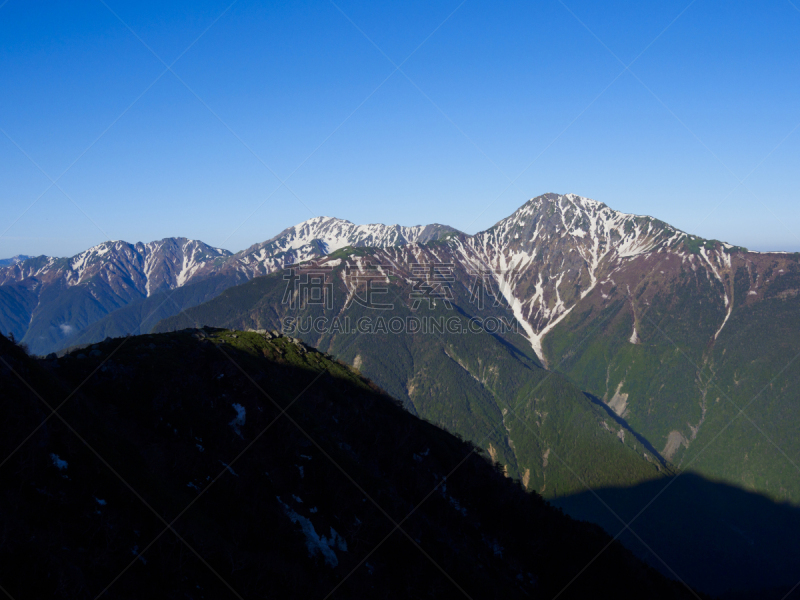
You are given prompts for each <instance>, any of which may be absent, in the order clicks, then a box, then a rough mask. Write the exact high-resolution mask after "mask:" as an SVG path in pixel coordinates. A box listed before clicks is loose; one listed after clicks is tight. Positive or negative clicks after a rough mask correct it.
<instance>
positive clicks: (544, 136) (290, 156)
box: [0, 0, 800, 258]
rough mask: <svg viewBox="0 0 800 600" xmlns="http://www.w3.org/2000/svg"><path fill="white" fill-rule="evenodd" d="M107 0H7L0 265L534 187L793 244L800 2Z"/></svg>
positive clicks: (236, 245) (439, 212)
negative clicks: (102, 246)
mask: <svg viewBox="0 0 800 600" xmlns="http://www.w3.org/2000/svg"><path fill="white" fill-rule="evenodd" d="M105 1H106V2H107V4H108V6H106V5H104V3H103V2H102V1H101V0H86V1H81V0H77V1H75V2H54V1H51V2H37V1H32V0H8V2H6V3H5V4H4V5H3V6H2V7H0V128H2V130H3V131H5V134H6V135H2V133H1V132H0V234H2V237H0V258H2V257H6V256H11V255H14V254H19V253H22V254H51V255H60V256H64V255H71V254H74V253H77V252H79V251H81V250H83V249H85V248H87V247H89V246H91V245H94V244H96V243H99V242H101V241H103V240H105V239H124V240H127V241H130V242H135V241H150V240H153V239H160V238H162V237H168V236H186V237H191V238H198V239H202V240H203V241H206V242H208V243H211V244H214V245H217V246H223V247H226V248H228V249H231V250H234V251H235V250H239V249H242V248H244V247H246V246H248V245H250V244H252V243H255V242H258V241H263V240H265V239H267V238H268V237H271V236H272V235H274V234H275V233H277V232H278V231H279V230H280V229H282V228H284V227H286V226H289V225H292V224H295V223H297V222H299V221H303V220H305V219H307V218H310V217H311V216H316V215H330V216H337V217H341V218H345V219H349V220H351V221H354V222H356V223H369V222H383V223H401V224H404V225H414V224H419V223H428V222H440V223H447V224H449V225H452V226H454V227H457V228H460V229H462V230H465V231H467V232H469V233H474V232H476V231H479V230H481V229H485V228H487V227H489V226H491V225H492V224H493V223H495V222H496V221H498V220H499V219H501V218H503V217H505V216H507V215H508V214H510V213H511V212H513V211H514V210H515V209H516V208H518V207H519V206H520V205H521V204H523V203H524V202H525V201H526V200H527V199H528V198H530V197H533V196H537V195H539V194H542V193H545V192H560V193H567V192H572V193H576V194H580V195H583V196H588V197H591V198H594V199H596V200H600V201H602V202H605V203H606V204H608V205H609V206H611V207H613V208H616V209H619V210H623V211H626V212H633V213H639V214H650V215H653V216H656V217H658V218H660V219H662V220H665V221H667V222H669V223H671V224H673V225H675V226H677V227H679V228H681V229H684V230H686V231H689V232H691V233H695V234H699V235H702V236H704V237H709V238H716V239H721V240H725V241H728V242H731V243H735V244H740V245H744V246H747V247H750V248H752V249H759V250H768V249H783V250H800V227H798V225H800V201H799V200H800V168H798V164H799V163H800V160H799V159H800V130H798V129H796V128H797V127H798V125H800V60H798V57H800V10H799V9H798V6H797V3H795V4H792V3H791V2H789V1H788V0H774V1H765V2H759V3H752V2H751V3H744V2H722V1H709V0H696V1H695V2H693V3H692V4H691V5H690V4H689V0H681V1H680V2H675V1H672V0H667V1H665V2H660V3H643V2H633V1H631V2H603V3H598V2H590V1H586V0H564V3H561V2H559V1H558V0H554V1H551V0H545V1H543V2H533V3H531V2H486V1H481V0H465V1H464V2H463V4H459V2H460V0H452V1H447V2H437V3H430V2H416V3H410V2H398V3H385V2H381V3H372V2H371V3H366V2H362V3H358V2H354V1H353V0H336V4H333V3H331V2H329V1H327V0H325V1H323V0H320V1H307V2H297V3H292V5H291V6H284V4H285V3H263V2H254V1H252V0H239V1H238V2H236V3H235V4H234V5H233V6H231V7H230V8H228V7H229V4H230V2H228V1H198V0H194V1H192V2H169V3H163V2H149V1H139V2H122V1H120V0H105ZM0 2H2V0H0ZM273 4H274V5H273ZM687 5H688V8H687ZM109 7H110V8H109ZM337 7H338V8H337ZM226 9H228V10H227V12H224V11H226ZM112 10H113V11H114V12H116V13H117V15H118V16H119V18H117V16H115V14H114V12H112ZM223 12H224V14H222V13H223ZM221 14H222V16H221V17H220V15H221ZM679 15H680V16H679ZM448 16H449V18H448ZM676 17H677V19H676ZM216 19H218V20H217V21H216V23H214V21H215V20H216ZM351 21H352V22H351ZM123 22H124V24H123ZM212 23H213V25H212ZM126 25H127V26H126ZM209 26H211V27H210V28H209ZM207 28H209V29H208V30H207V32H206V33H205V34H203V35H202V37H200V39H199V40H197V41H196V43H194V45H193V46H192V47H191V48H189V49H188V50H186V49H187V47H188V46H189V45H190V44H192V43H193V42H194V41H195V40H196V38H198V36H200V35H201V34H202V33H203V31H204V30H206V29H207ZM437 28H438V29H437ZM665 28H666V31H664V30H665ZM131 30H132V31H131ZM133 32H135V33H133ZM137 36H138V37H139V38H141V39H137ZM429 36H430V37H429ZM368 38H369V39H368ZM145 44H146V45H145ZM420 44H421V45H420ZM147 46H149V48H150V49H152V52H151V50H150V49H148V47H147ZM184 51H185V54H183V55H182V56H181V57H180V58H179V59H178V60H177V62H175V64H174V66H173V70H174V71H175V73H176V74H177V76H176V75H175V74H173V73H171V72H169V71H167V72H166V73H164V74H163V75H162V73H163V72H164V70H165V66H164V64H163V63H162V62H160V60H159V58H157V57H156V56H155V55H157V56H158V57H160V58H161V59H163V61H165V62H166V63H167V64H171V63H172V62H173V61H175V60H176V58H178V57H179V56H180V55H181V53H183V52H184ZM642 51H644V52H643V53H642ZM154 53H155V55H154ZM409 55H410V57H409ZM406 59H407V60H406ZM634 59H636V60H635V62H633V64H632V66H630V69H629V70H628V71H625V66H626V65H629V64H630V63H631V61H634ZM404 60H405V61H406V62H403V61H404ZM393 63H394V64H393ZM401 63H402V66H401V67H400V69H401V70H395V65H400V64H401ZM159 75H161V77H160V78H159ZM179 78H180V79H179ZM181 80H182V81H181ZM184 84H185V85H184ZM126 109H127V111H126ZM123 113H124V114H123ZM215 115H216V116H215ZM348 117H349V118H348ZM112 123H113V124H112ZM104 132H105V133H104ZM9 138H10V139H9ZM98 138H99V139H98ZM12 140H13V141H12ZM92 144H93V145H92ZM90 146H91V147H90ZM87 148H88V150H87ZM76 159H77V162H75V161H76ZM34 162H35V163H36V164H38V165H39V167H41V169H42V170H43V171H44V172H45V173H46V174H47V175H49V176H50V177H52V178H53V179H55V178H57V177H59V176H60V175H62V173H64V171H65V170H66V169H68V168H69V170H67V171H66V173H64V174H63V176H62V177H61V178H60V179H59V180H58V182H57V185H58V186H60V188H62V189H63V192H62V190H60V189H58V187H56V186H54V187H51V188H50V189H49V190H47V188H48V186H49V185H50V180H49V179H48V178H47V176H46V175H44V174H43V173H42V171H40V170H39V168H37V166H36V165H35V164H34ZM71 165H72V166H71ZM290 175H291V177H289V176H290ZM287 177H289V179H288V180H286V186H282V185H281V180H283V179H285V178H287ZM745 178H746V179H745ZM742 180H744V182H743V183H742ZM512 181H513V183H512ZM276 189H277V191H275V190H276ZM46 190H47V191H46ZM67 196H69V197H67ZM37 198H38V200H37ZM34 201H35V203H34ZM32 204H33V206H31V205H32Z"/></svg>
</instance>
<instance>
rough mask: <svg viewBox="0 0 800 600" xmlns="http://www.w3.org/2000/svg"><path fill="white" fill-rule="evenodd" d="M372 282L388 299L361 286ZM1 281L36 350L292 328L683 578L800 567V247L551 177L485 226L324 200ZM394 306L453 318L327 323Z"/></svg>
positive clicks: (784, 581) (770, 577) (784, 572)
mask: <svg viewBox="0 0 800 600" xmlns="http://www.w3.org/2000/svg"><path fill="white" fill-rule="evenodd" d="M148 257H150V258H149V259H148ZM148 260H149V262H148ZM59 261H61V262H59ZM145 265H150V266H149V267H147V268H145ZM292 265H294V266H295V270H294V271H289V270H288V269H287V267H289V266H292ZM430 265H440V266H442V268H443V269H444V271H442V272H440V273H438V274H437V273H436V272H434V271H433V270H431V269H430ZM421 266H423V267H425V268H424V269H422V270H420V267H421ZM295 272H296V273H297V274H298V275H297V276H302V277H311V276H312V275H314V276H316V277H318V278H321V279H320V280H321V281H323V282H324V286H323V287H324V290H326V292H328V293H329V294H330V296H331V302H330V305H324V304H323V305H321V304H320V303H314V302H309V301H308V299H307V298H306V301H305V302H302V301H300V302H292V301H291V295H289V296H287V290H288V289H289V288H287V285H288V283H287V281H292V279H291V278H292V277H294V276H295ZM315 274H316V275H315ZM320 274H321V275H320ZM443 274H444V275H445V276H444V277H443ZM287 277H288V279H287ZM368 280H371V281H373V282H377V283H378V284H379V287H382V288H383V289H382V290H381V291H382V292H383V293H382V294H380V302H381V304H382V305H383V308H381V309H380V310H376V309H375V307H370V306H364V305H363V303H360V302H359V301H358V299H360V298H363V297H364V296H365V294H366V293H368V292H369V291H370V289H369V286H370V285H371V284H369V283H368ZM484 289H485V291H486V292H487V297H486V298H482V299H480V298H478V297H477V292H478V291H481V292H482V291H483V290H484ZM287 297H288V298H289V301H287ZM301 300H302V299H301ZM479 300H483V301H479ZM420 301H421V302H420ZM0 303H1V304H0V306H2V318H3V322H2V323H0V329H4V330H5V331H10V332H11V333H13V334H14V336H15V337H16V338H17V339H21V340H22V341H23V342H25V343H26V344H27V345H28V346H29V347H30V349H31V351H33V352H35V353H37V354H45V353H47V352H54V351H59V352H61V353H63V352H64V351H65V349H66V348H67V347H69V346H83V345H86V344H92V343H97V342H100V341H101V340H104V339H106V338H107V337H120V336H125V335H126V334H129V333H134V334H135V333H139V332H164V333H166V332H170V331H175V330H179V329H183V328H187V327H190V328H196V327H200V326H214V327H224V328H234V329H242V330H244V329H251V330H265V329H266V330H272V329H276V330H280V329H284V330H286V332H287V333H288V334H289V335H293V336H296V337H297V338H299V339H302V340H303V341H304V342H305V343H307V344H309V345H312V346H315V347H318V348H319V349H320V350H321V351H323V352H327V353H329V354H331V355H333V356H336V357H337V358H338V359H340V360H342V361H344V362H346V363H348V364H350V365H353V366H354V368H356V369H358V370H359V371H360V372H361V373H363V374H364V375H365V376H367V377H369V378H370V379H371V380H372V381H374V382H375V383H376V384H377V385H379V386H380V387H381V388H382V389H384V390H386V391H387V392H388V393H390V394H391V395H392V396H394V397H395V398H397V399H398V400H400V401H401V402H402V403H403V405H404V406H405V408H406V409H407V410H408V411H409V412H411V413H413V414H416V415H419V416H420V417H423V418H425V419H427V420H429V421H431V422H433V423H436V424H438V425H441V426H443V427H445V428H446V429H448V430H450V431H452V432H454V433H457V434H458V435H460V436H462V437H463V438H465V439H468V440H471V441H472V442H474V443H476V444H477V445H479V446H481V447H485V448H486V449H487V453H488V455H489V456H490V458H491V459H492V461H494V462H495V463H496V464H498V465H499V466H500V468H502V470H503V472H504V473H505V474H506V475H507V476H508V477H509V478H512V479H515V480H518V481H520V482H521V483H522V485H523V487H524V488H526V489H527V490H529V491H535V492H537V493H540V494H541V495H543V496H544V497H545V498H547V499H549V500H550V501H551V502H553V503H555V504H556V505H557V506H560V507H562V508H563V509H564V510H565V511H567V512H568V513H569V514H572V515H575V516H577V517H579V518H585V519H590V520H592V521H594V522H596V523H599V524H601V525H602V526H603V527H604V528H605V529H606V531H608V532H609V533H611V534H612V535H618V534H619V535H620V536H621V538H620V539H622V540H623V542H625V543H626V545H628V547H630V548H631V549H633V550H634V552H636V553H637V554H638V555H639V556H640V557H641V558H643V559H645V560H647V561H648V562H650V563H651V564H652V565H653V566H655V567H656V568H658V569H660V570H662V572H663V573H664V574H666V575H667V576H669V577H673V578H675V577H680V578H683V579H685V580H686V581H687V582H688V583H689V584H690V585H692V586H694V587H697V588H698V589H702V590H704V591H707V592H708V593H713V594H723V593H726V592H729V591H731V590H748V589H749V590H762V591H763V589H764V588H766V587H768V585H767V584H771V585H774V586H775V587H780V586H787V588H786V589H788V587H790V586H791V585H793V584H794V583H795V581H793V578H794V577H795V575H796V573H797V568H798V566H799V565H800V559H799V558H798V556H797V554H796V552H794V551H792V550H790V547H791V542H790V540H791V539H793V536H795V535H796V534H800V525H798V524H797V522H796V520H794V517H789V516H787V515H789V514H793V513H792V512H791V510H790V509H789V508H787V507H788V506H791V505H796V504H798V503H800V477H798V469H797V467H796V466H795V465H796V463H797V462H800V440H798V438H797V436H796V427H795V426H794V423H795V422H796V415H797V414H798V409H800V407H798V406H797V403H796V400H795V395H794V394H793V390H796V389H797V388H798V386H799V385H800V368H798V366H797V364H798V363H796V362H794V359H796V358H797V357H798V356H799V355H800V340H798V338H797V336H796V331H797V330H798V327H799V326H800V256H798V255H797V254H787V253H757V252H750V251H747V250H746V249H745V248H742V247H738V246H733V245H730V244H727V243H724V242H720V241H716V240H706V239H702V238H700V237H697V236H694V235H691V234H689V233H685V232H682V231H680V230H678V229H677V228H675V227H672V226H670V225H668V224H666V223H664V222H662V221H659V220H658V219H655V218H652V217H646V216H638V215H630V214H625V213H621V212H619V211H615V210H613V209H611V208H610V207H608V206H606V205H605V204H603V203H600V202H597V201H594V200H590V199H587V198H582V197H579V196H575V195H572V194H567V195H559V194H545V195H543V196H539V197H537V198H534V199H532V200H530V201H529V202H527V203H526V204H525V205H523V206H522V207H520V209H518V210H517V211H516V212H515V213H514V214H512V215H510V216H509V217H508V218H506V219H503V220H501V221H500V222H498V223H497V224H496V225H495V226H493V227H491V228H490V229H488V230H486V231H483V232H479V233H477V234H475V235H466V234H464V233H461V232H459V231H456V230H454V229H452V228H449V227H445V226H441V225H434V226H428V227H416V228H401V227H398V226H394V227H386V226H379V225H368V226H356V225H353V224H352V223H348V222H346V221H339V220H336V219H331V218H317V219H312V220H310V221H306V222H305V223H301V224H300V225H298V226H296V227H293V228H289V229H287V230H285V231H283V232H281V233H280V234H279V235H278V236H276V237H275V238H272V239H270V240H268V241H267V242H264V243H262V244H257V245H255V246H252V247H251V248H248V249H247V250H245V251H243V252H240V253H237V254H232V253H230V252H227V251H224V250H221V249H215V248H211V247H208V246H206V245H205V244H202V243H201V242H192V241H189V240H181V239H176V240H164V241H162V242H156V243H153V244H148V245H144V244H138V245H135V246H133V245H129V244H125V243H123V242H113V243H111V242H109V243H106V244H103V245H100V246H98V247H96V248H93V249H91V250H89V251H87V252H86V253H83V254H81V255H78V257H73V258H72V259H48V258H46V257H39V258H34V259H28V260H26V261H23V262H21V263H19V264H17V265H14V266H10V267H5V268H3V269H0ZM378 316H380V317H381V318H382V319H383V320H384V322H387V323H388V322H395V323H401V322H402V323H408V322H409V321H408V319H410V318H411V319H418V320H419V319H422V318H430V319H438V318H444V319H450V321H449V322H450V323H452V324H453V328H452V330H450V329H437V330H435V331H433V332H432V333H431V332H428V334H423V333H420V332H418V331H416V332H415V331H410V330H409V329H408V328H407V327H406V328H401V329H399V330H397V331H394V330H392V331H388V330H386V329H382V330H381V329H378V330H374V331H370V332H369V334H364V332H361V331H352V330H351V331H346V330H343V329H342V328H336V327H331V326H330V325H331V323H333V322H339V323H341V322H343V321H345V320H347V321H346V322H349V323H355V322H357V321H358V320H359V319H362V320H363V319H367V318H369V319H371V321H372V322H373V323H374V322H375V321H376V319H377V317H378ZM320 319H326V323H327V325H326V326H323V327H320V328H315V327H314V326H313V325H311V326H306V324H307V323H309V324H310V323H313V322H317V323H319V322H321V321H320ZM392 319H394V321H392ZM315 320H316V321H315ZM478 322H479V323H483V324H488V323H493V324H496V323H506V324H510V325H513V327H510V328H509V329H508V330H498V329H497V328H492V329H490V328H489V327H483V326H482V327H479V328H478V330H476V331H473V330H471V329H470V327H471V324H474V323H478ZM456 325H457V326H456ZM464 332H467V333H469V335H465V334H464ZM673 481H675V482H677V483H675V484H673V483H672V482H673ZM587 490H589V491H587ZM621 490H627V491H626V492H625V493H622V492H621ZM737 493H741V494H744V496H742V497H740V496H737ZM655 495H658V497H660V498H661V501H659V502H658V503H657V504H656V505H655V506H657V507H658V508H657V509H656V508H654V507H652V506H651V505H652V502H653V500H654V499H653V496H655ZM741 498H746V499H745V500H742V499H741ZM690 500H691V501H690ZM692 502H694V504H693V503H692ZM783 503H790V504H786V505H785V504H783ZM742 506H747V507H753V508H752V511H757V512H758V513H759V515H760V516H759V518H758V519H756V518H755V516H754V514H753V512H751V511H750V510H749V509H748V510H743V509H741V507H742ZM688 512H693V513H696V514H709V515H713V516H714V517H713V518H707V519H702V520H700V521H692V522H690V521H688V520H686V519H685V517H684V514H686V513H688ZM622 516H624V517H625V518H624V519H622V518H621V517H622ZM633 517H636V518H637V519H638V522H637V524H633V525H631V526H630V527H625V528H623V527H622V526H623V525H624V524H625V523H627V521H628V520H629V519H631V518H633ZM623 521H624V522H623ZM765 523H766V525H765ZM731 532H734V534H733V536H731ZM694 538H698V539H703V540H704V544H699V545H698V544H693V543H692V539H694ZM709 554H712V555H714V556H717V557H719V560H714V561H709V560H706V559H705V557H707V556H708V555H709ZM700 563H702V564H703V568H702V569H697V568H696V567H695V565H697V564H700ZM672 565H676V567H672ZM672 569H677V570H676V571H673V570H672ZM759 593H761V592H754V594H755V596H756V597H757V596H758V594H759ZM781 596H782V594H781V595H779V596H778V598H780V597H781Z"/></svg>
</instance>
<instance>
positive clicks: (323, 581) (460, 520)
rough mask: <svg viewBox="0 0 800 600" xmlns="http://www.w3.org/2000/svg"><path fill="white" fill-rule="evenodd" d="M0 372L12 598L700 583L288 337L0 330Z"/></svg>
mask: <svg viewBox="0 0 800 600" xmlns="http://www.w3.org/2000/svg"><path fill="white" fill-rule="evenodd" d="M0 387H2V390H3V393H2V394H0V414H2V417H3V418H2V419H0V431H1V432H2V435H0V452H2V456H3V457H4V460H3V463H2V468H0V489H2V490H3V492H2V494H0V526H1V527H2V531H3V543H2V544H0V582H2V587H3V590H4V591H5V592H6V594H7V595H9V596H12V597H14V598H71V599H72V598H98V597H107V598H146V597H159V598H176V599H177V598H188V599H198V600H199V599H201V598H225V597H230V596H234V597H240V598H264V597H276V598H323V597H327V596H329V595H330V596H332V597H337V598H374V597H381V598H409V597H460V596H462V595H465V596H466V597H472V598H504V599H506V598H531V597H534V598H553V597H555V596H556V595H557V596H558V597H560V598H586V597H592V596H597V595H598V594H599V595H602V596H606V595H611V596H616V597H620V598H657V599H661V598H663V599H665V600H666V599H675V600H677V599H681V598H700V597H701V596H700V595H698V594H697V593H696V592H694V591H693V590H692V589H690V588H689V587H688V586H686V585H685V584H683V583H680V582H677V581H674V580H670V579H668V578H666V577H664V576H662V575H660V574H659V573H658V572H656V571H655V570H654V569H652V568H650V567H648V566H647V565H645V564H644V563H642V562H641V561H639V560H637V559H636V558H635V557H634V556H633V555H632V554H631V553H630V552H629V551H628V550H626V549H625V548H624V547H623V546H622V545H621V544H619V543H618V542H615V541H614V540H612V539H611V537H610V536H608V535H607V534H606V533H604V532H603V531H602V530H601V529H600V528H598V527H596V526H594V525H590V524H588V523H581V522H578V521H574V520H573V519H571V518H569V517H567V516H565V515H564V514H563V513H562V512H560V511H559V510H557V509H555V508H554V507H552V506H550V505H548V504H547V503H546V502H545V501H544V500H543V499H542V498H541V497H540V496H538V495H537V494H535V493H526V492H525V491H523V490H522V489H521V488H520V486H519V485H518V483H516V482H515V481H513V480H511V479H508V478H506V477H504V476H503V475H502V473H501V472H500V471H499V469H498V468H497V467H496V466H494V465H493V464H492V462H491V461H490V458H489V456H488V455H487V454H486V453H485V452H483V451H481V450H480V449H478V448H476V447H475V446H474V445H472V444H470V443H468V442H465V441H463V440H461V439H458V438H456V437H455V436H453V435H451V434H449V433H447V432H446V431H443V430H441V429H439V428H437V427H435V426H433V425H431V424H430V423H427V422H425V421H423V420H421V419H418V418H416V417H414V416H413V415H411V414H409V413H408V412H406V411H404V410H403V409H402V408H400V407H399V406H398V405H397V402H396V401H394V400H393V399H392V398H391V397H389V396H388V395H386V394H385V393H384V392H382V391H380V390H379V389H378V388H377V387H376V386H374V385H373V384H371V382H369V381H368V380H365V379H364V378H363V377H361V376H360V375H358V374H357V373H356V372H355V371H354V370H353V369H351V368H350V367H348V366H346V365H344V364H342V363H338V362H336V361H334V360H332V358H331V357H330V356H327V355H325V354H323V353H320V352H318V351H316V350H315V349H313V348H310V347H307V346H306V345H304V344H302V343H301V342H300V341H299V340H296V339H291V338H287V337H284V336H272V335H260V334H256V333H248V332H242V331H224V330H213V329H198V330H191V331H184V332H179V333H170V334H163V335H148V336H138V337H128V338H124V339H119V340H109V341H106V342H104V343H100V344H96V345H94V346H92V347H88V348H85V349H83V350H81V351H80V352H73V353H70V354H67V355H65V356H63V357H61V358H58V359H48V360H34V359H32V358H31V357H29V356H27V355H26V354H25V353H24V352H23V350H22V349H21V348H19V347H17V346H16V345H14V344H13V343H11V342H10V341H9V340H8V339H6V338H5V337H4V336H2V335H0ZM76 387H79V388H80V389H79V391H78V392H77V393H70V392H73V391H74V390H75V389H76ZM67 395H68V396H69V397H68V399H67V401H66V402H64V398H65V396H67ZM56 405H58V406H59V410H58V413H57V415H56V416H54V417H52V418H50V417H51V416H52V413H51V410H50V408H51V407H53V406H56ZM43 423H46V425H45V426H42V425H43Z"/></svg>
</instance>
